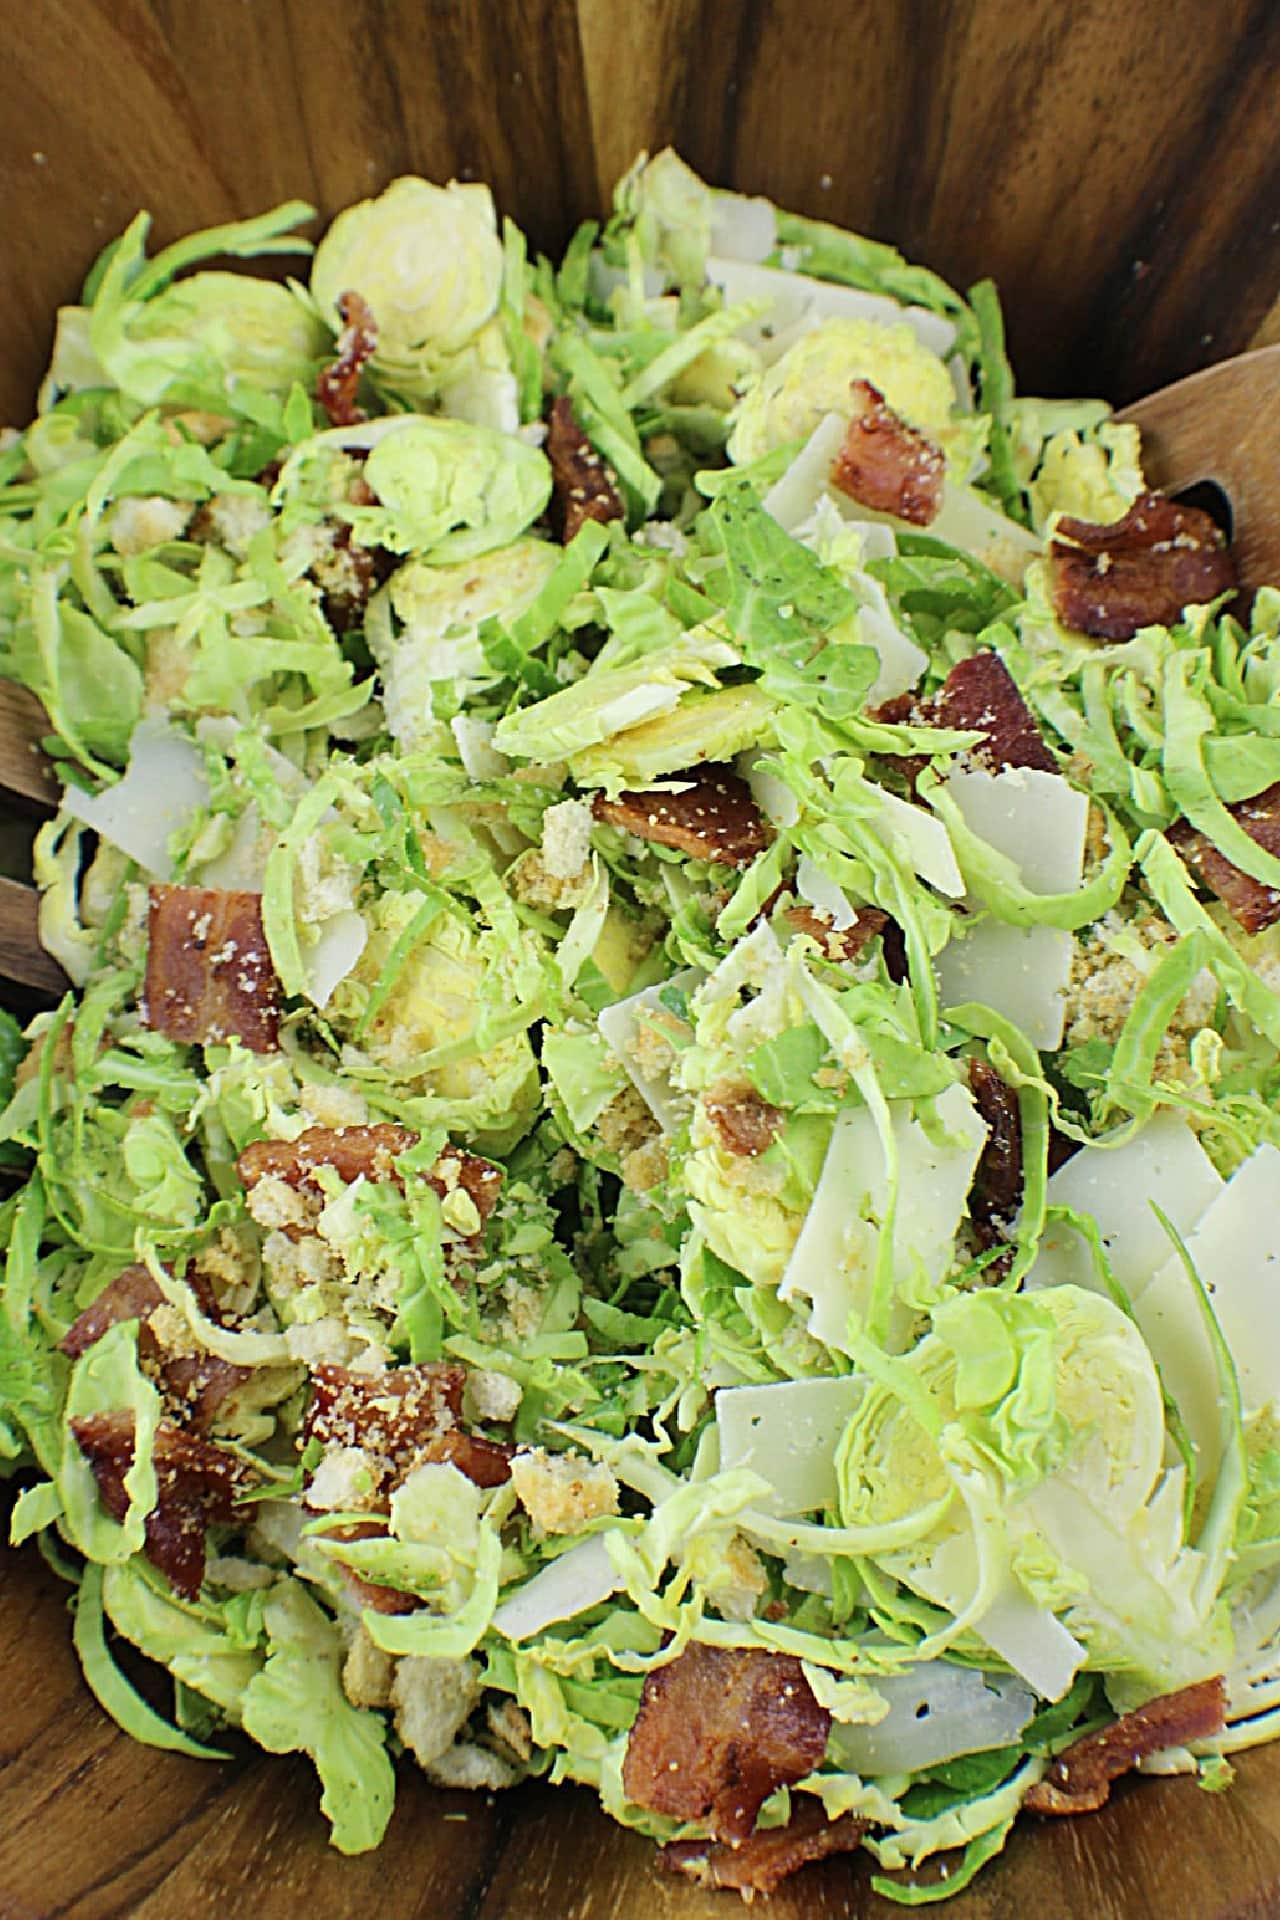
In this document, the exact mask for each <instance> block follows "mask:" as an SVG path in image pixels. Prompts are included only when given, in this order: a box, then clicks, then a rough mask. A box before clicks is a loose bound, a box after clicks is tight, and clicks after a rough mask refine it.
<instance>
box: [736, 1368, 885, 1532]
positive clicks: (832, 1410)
mask: <svg viewBox="0 0 1280 1920" xmlns="http://www.w3.org/2000/svg"><path fill="white" fill-rule="evenodd" d="M865 1392H866V1382H865V1381H864V1380H863V1379H862V1378H861V1377H860V1376H854V1375H851V1374H846V1375H844V1376H843V1377H842V1378H839V1379H831V1380H782V1381H779V1382H777V1383H776V1384H775V1385H772V1386H767V1387H756V1386H747V1387H724V1388H722V1389H721V1390H720V1392H719V1393H718V1394H717V1395H716V1426H717V1427H718V1428H719V1431H720V1466H721V1469H722V1471H727V1470H728V1469H729V1468H730V1467H750V1468H751V1470H752V1471H753V1472H754V1473H758V1474H760V1475H761V1476H762V1477H763V1478H764V1479H766V1480H767V1481H768V1482H769V1484H770V1486H771V1487H772V1488H773V1498H772V1499H771V1500H770V1501H769V1502H768V1511H769V1512H771V1513H777V1514H792V1513H812V1512H813V1511H814V1510H815V1509H817V1508H819V1507H834V1506H835V1505H836V1504H837V1498H838V1494H837V1488H836V1466H835V1453H836V1448H837V1446H838V1445H839V1444H840V1437H841V1435H842V1434H843V1432H844V1430H845V1428H846V1426H847V1425H848V1423H849V1420H850V1418H851V1417H852V1415H853V1413H854V1412H855V1411H856V1409H857V1407H858V1405H859V1402H860V1401H861V1399H862V1396H863V1394H864V1393H865Z"/></svg>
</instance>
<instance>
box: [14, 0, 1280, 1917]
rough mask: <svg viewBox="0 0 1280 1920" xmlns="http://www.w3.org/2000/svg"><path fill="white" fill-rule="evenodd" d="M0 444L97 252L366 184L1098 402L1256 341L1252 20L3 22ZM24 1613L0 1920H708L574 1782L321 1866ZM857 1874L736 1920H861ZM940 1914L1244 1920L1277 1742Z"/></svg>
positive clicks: (1262, 175) (513, 7)
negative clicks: (626, 219) (841, 312)
mask: <svg viewBox="0 0 1280 1920" xmlns="http://www.w3.org/2000/svg"><path fill="white" fill-rule="evenodd" d="M4 11H5V24H6V25H7V27H8V29H9V31H8V32H6V34H5V59H6V65H7V76H8V84H7V89H6V102H5V112H4V115H3V116H2V117H0V194H2V195H3V204H4V206H5V215H6V245H5V247H4V249H3V250H2V252H0V288H2V290H3V311H4V314H5V321H6V332H5V352H4V355H3V359H2V360H0V418H4V417H6V416H7V417H9V418H11V419H14V420H20V419H22V418H25V417H26V414H27V411H28V410H29V407H30V403H31V398H32V395H33V393H34V389H35V385H36V382H37V380H38V378H39V375H40V372H41V371H42V368H43V365H44V363H45V359H46V357H47V353H48V347H49V343H50V340H51V337H52V318H53V310H54V308H55V306H56V305H57V304H58V302H60V301H65V300H68V299H72V298H74V297H75V294H76V290H77V288H78V286H79V284H80V281H81V279H82V277H83V274H84V272H85V270H86V268H87V267H88V265H89V263H90V261H91V260H92V258H93V256H94V255H95V253H96V252H97V250H98V249H99V248H100V247H101V246H102V245H103V244H104V243H105V242H106V241H107V240H108V239H109V238H111V236H112V235H114V234H115V233H116V232H118V231H119V230H120V228H121V227H122V226H123V225H124V224H125V222H126V221H127V220H128V219H129V218H130V217H131V216H132V214H133V213H134V212H135V211H136V210H137V208H138V207H139V206H147V207H149V208H151V209H152V210H153V211H154V214H155V216H156V220H155V233H156V237H157V239H158V240H160V241H164V240H168V239H171V238H173V237H174V236H176V235H177V234H179V233H182V232H185V231H187V230H189V229H191V228H193V227H196V226H201V225H206V224H209V223H212V222H214V221H216V220H220V219H225V218H227V217H229V216H233V215H242V214H248V213H251V212H255V211H258V210H259V209H261V208H263V207H264V206H267V205H269V204H271V203H273V202H275V201H278V200H281V199H284V198H286V197H289V196H292V195H301V196H304V197H306V198H309V199H311V200H313V201H314V202H315V204H316V205H317V206H318V207H319V208H320V209H321V211H322V213H324V214H330V213H332V212H333V211H334V210H335V209H336V208H338V207H340V206H342V205H344V204H345V203H347V202H349V201H350V200H352V199H354V198H357V197H359V196H361V195H363V194H367V193H370V192H373V191H376V190H377V189H378V188H380V187H381V186H382V185H384V184H385V183H386V182H387V181H388V180H389V179H391V178H393V177H394V176H395V175H396V174H397V173H400V172H404V171H407V170H415V171H420V172H423V173H426V174H427V175H429V176H433V177H436V178H441V179H444V178H448V177H450V176H451V175H456V176H457V177H459V178H463V179H483V180H487V181H489V182H491V183H492V185H493V187H494V189H495V192H496V195H497V198H498V201H499V203H500V205H501V206H502V207H503V209H504V210H505V211H507V212H509V213H511V214H512V215H513V216H514V217H515V218H516V219H517V220H519V221H520V222H521V223H522V224H523V225H525V226H526V227H527V228H528V229H529V231H530V233H531V235H532V236H533V239H534V241H535V242H536V243H537V244H538V245H541V246H543V247H546V248H548V249H551V248H555V247H557V246H559V245H560V244H561V243H562V242H563V241H564V239H565V237H566V236H567V234H568V232H569V231H570V230H571V229H572V226H573V225H574V223H575V222H576V221H577V220H579V219H580V218H582V217H584V216H586V215H589V214H594V213H598V212H599V211H600V210H601V208H602V205H603V204H604V197H605V195H606V194H607V192H608V189H609V188H610V186H611V185H612V182H613V180H614V178H615V177H616V175H617V174H618V173H619V172H620V171H621V169H622V168H623V167H624V166H625V165H627V164H628V162H629V161H630V160H631V159H632V157H633V156H634V154H635V152H636V151H637V149H639V148H640V147H642V146H647V147H649V148H651V149H653V148H656V147H658V146H660V145H662V144H663V143H664V142H666V141H672V142H674V143H675V144H676V145H677V146H678V147H679V148H680V149H681V150H682V151H683V152H684V153H685V155H686V156H687V157H688V159H689V160H690V161H691V162H692V163H693V164H694V165H695V166H696V167H698V168H699V169H700V171H702V172H703V173H704V174H705V175H706V176H707V177H708V178H710V179H712V180H715V181H718V182H723V183H726V184H733V185H736V186H739V187H741V188H744V189H746V190H749V191H752V192H763V193H767V194H769V195H770V196H771V197H773V198H775V199H777V200H778V201H780V202H781V203H783V204H784V205H787V206H791V207H794V208H796V209H797V210H799V211H802V212H805V213H808V214H813V215H818V216H821V217H823V218H828V219H831V220H835V221H838V222H840V223H844V224H850V225H853V226H856V227H859V228H861V229H863V230H865V231H868V232H871V233H874V234H876V235H879V236H881V237H884V238H888V239H892V240H895V241H896V242H897V243H898V244H899V245H901V246H902V247H903V248H904V249H905V250H906V251H907V252H908V253H910V254H912V255H914V256H915V257H918V258H920V259H922V260H926V261H928V262H929V263H930V264H931V265H933V266H935V267H937V268H938V269H939V270H940V271H942V272H943V273H946V274H948V275H949V276H951V277H952V278H953V279H955V280H956V281H958V282H959V283H960V284H961V285H965V284H968V283H969V282H970V281H971V280H972V279H974V278H975V277H977V276H979V275H981V274H984V273H991V274H993V275H994V276H995V277H996V278H997V280H998V281H999V283H1000V285H1001V288H1002V291H1003V293H1004V295H1005V298H1006V302H1007V305H1008V311H1009V316H1010V337H1011V345H1012V351H1013V355H1014V359H1015V364H1016V365H1017V367H1018V370H1019V373H1020V376H1021V380H1022V384H1023V385H1024V386H1025V387H1026V388H1028V389H1035V388H1037V387H1039V388H1041V389H1043V390H1045V391H1050V392H1066V391H1073V390H1082V389H1089V390H1095V391H1102V392H1104V393H1106V394H1108V395H1109V396H1110V397H1112V398H1114V399H1116V400H1124V399H1127V398H1131V397H1133V396H1134V395H1136V394H1139V393H1141V392H1143V391H1145V390H1147V389H1149V388H1151V387H1154V386H1157V385H1160V384H1162V383H1164V382H1166V381H1168V380H1171V379H1174V378H1176V377H1178V376H1180V375H1183V374H1186V373H1188V372H1191V371H1193V370H1194V369H1196V368H1198V367H1200V366H1202V365H1204V364H1206V363H1208V362H1210V361H1213V360H1216V359H1218V358H1220V357H1222V356H1224V355H1226V354H1228V353H1231V352H1234V351H1237V350H1239V349H1240V348H1241V347H1243V346H1245V345H1246V344H1247V343H1248V342H1249V340H1250V338H1251V336H1253V335H1254V334H1255V333H1258V332H1259V330H1261V332H1260V336H1259V337H1261V338H1277V337H1280V302H1278V301H1277V295H1278V294H1280V143H1277V141H1276V139H1275V137H1274V100H1275V86H1276V78H1277V72H1278V71H1280V7H1277V6H1276V5H1275V4H1273V0H1214V4H1213V5H1211V6H1209V7H1206V6H1204V5H1203V4H1202V0H1162V4H1161V5H1160V6H1159V7H1158V8H1157V7H1152V6H1134V5H1131V6H1119V5H1117V4H1115V0H1077V3H1076V4H1071V5H1064V4H1062V0H1044V3H1041V0H1035V3H1034V4H1028V5H1014V4H1011V3H1010V0H841V4H837V5H835V6H833V5H832V4H831V0H774V3H772V4H770V3H769V0H576V4H574V0H153V3H152V4H147V3H146V0H35V4H27V5H24V6H22V7H21V8H19V7H18V5H17V4H15V0H8V4H7V6H6V7H5V10H4ZM63 1597H64V1596H63V1592H62V1589H61V1588H60V1587H59V1585H58V1583H57V1582H56V1581H55V1580H54V1579H53V1578H52V1576H51V1575H49V1574H48V1573H47V1572H46V1570H45V1569H44V1567H43V1565H42V1564H41V1562H40V1561H39V1559H38V1558H37V1557H36V1556H35V1554H34V1553H33V1552H32V1551H31V1550H29V1549H28V1550H24V1551H23V1552H22V1553H20V1554H14V1553H12V1552H9V1551H8V1550H7V1549H3V1548H0V1675H3V1683H4V1687H5V1706H4V1710H3V1711H0V1920H124V1917H125V1916H130V1917H132V1916H140V1917H141V1920H177V1917H178V1916H181V1917H182V1920H227V1917H228V1916H232V1917H235V1916H239V1915H242V1914H243V1915H253V1916H254V1917H255V1920H296V1916H299V1915H307V1916H309V1920H347V1917H348V1916H353V1915H365V1914H370V1915H373V1914H376V1915H377V1916H379V1920H712V1917H713V1916H718V1917H719V1920H727V1917H728V1916H731V1915H732V1914H734V1913H736V1912H737V1911H738V1909H737V1907H736V1905H735V1903H734V1901H733V1899H732V1896H729V1895H719V1896H717V1895H709V1894H704V1893H700V1892H698V1891H696V1890H694V1889H690V1888H686V1887H684V1886H682V1885H674V1884H672V1883H671V1882H669V1881H666V1880H663V1879H661V1878H660V1877H659V1876H658V1875H657V1874H656V1873H655V1872H654V1869H653V1866H652V1852H651V1849H650V1848H649V1846H648V1845H647V1843H645V1842H643V1841H641V1840H639V1839H638V1838H637V1837H636V1836H634V1835H631V1834H627V1833H624V1832H621V1831H620V1830H619V1829H617V1828H615V1827H614V1826H613V1825H612V1824H611V1823H609V1822H608V1821H606V1820H605V1819H604V1817H603V1816H602V1815H600V1814H599V1813H598V1812H597V1811H596V1810H595V1809H594V1807H593V1805H592V1803H591V1802H590V1800H589V1799H588V1797H587V1796H585V1795H583V1794H579V1793H573V1792H563V1791H562V1792H552V1791H551V1790H549V1789H528V1790H521V1791H520V1792H518V1793H516V1794H513V1795H509V1796H506V1797H504V1798H501V1799H498V1800H493V1799H489V1798H484V1797H469V1796H461V1795H448V1794H441V1793H438V1792H436V1791H434V1790H432V1789H431V1788H430V1787H428V1785H427V1784H426V1782H425V1781H424V1780H423V1779H422V1778H421V1777H420V1776H417V1775H414V1774H412V1773H409V1772H406V1774H405V1776H404V1778H403V1781H402V1786H401V1793H400V1801H399V1806H398V1809H397V1812H396V1815H395V1819H394V1821H393V1824H392V1827H391V1831H390V1834H389V1836H388V1839H387V1842H386V1844H385V1846H384V1847H383V1849H382V1850H381V1851H380V1852H379V1853H377V1854H376V1855H371V1856H366V1857H364V1858H362V1859H357V1860H343V1859H341V1858H340V1857H339V1856H337V1855H336V1854H334V1853H332V1852H331V1851H330V1850H329V1848H328V1847H327V1845H326V1844H325V1825H324V1822H323V1820H322V1819H321V1816H320V1814H319V1812H318V1808H317V1793H316V1788H315V1784H314V1781H313V1779H312V1776H311V1774H310V1770H309V1769H308V1768H307V1767H306V1766H305V1765H304V1764H302V1763H301V1762H296V1761H292V1760H278V1759H274V1758H269V1757H266V1756H262V1755H257V1754H254V1755H246V1754H243V1753H241V1754H239V1755H238V1756H237V1757H236V1758H234V1759H233V1760H231V1761H229V1762H228V1763H227V1764H226V1765H225V1766H223V1767H215V1766H210V1765H207V1764H203V1763H200V1762H196V1761H191V1760H187V1759H183V1758H178V1757H174V1756H171V1755H168V1754H161V1753H156V1752H154V1751H151V1750H149V1749H146V1748H141V1747H137V1746H135V1745H133V1744H132V1743H131V1742H129V1741H128V1740H127V1739H125V1738H124V1737H123V1736H122V1735H120V1734H118V1733H117V1732H116V1731H115V1730H114V1729H113V1728H112V1727H111V1725H110V1724H109V1723H108V1721H107V1720H106V1719H105V1718H104V1716H103V1715H102V1714H101V1712H100V1711H99V1709H98V1708H97V1706H96V1704H95V1703H94V1701H93V1700H92V1699H91V1698H90V1696H89V1695H88V1693H87V1692H86V1691H85V1689H84V1687H83V1685H82V1684H81V1682H80V1679H79V1674H78V1669H77V1666H76V1663H75V1660H74V1656H73V1654H72V1652H71V1647H70V1629H69V1622H68V1619H67V1615H66V1611H65V1607H64V1605H63ZM867 1872H868V1868H867V1862H866V1861H865V1859H859V1860H858V1862H857V1863H856V1864H853V1865H850V1863H848V1862H847V1861H845V1862H841V1861H836V1862H831V1863H827V1864H826V1865H824V1866H822V1867H820V1868H817V1869H814V1870H810V1871H808V1872H806V1873H805V1874H804V1875H803V1876H802V1877H801V1878H800V1879H798V1880H797V1881H795V1882H792V1883H790V1884H789V1885H787V1886H784V1888H783V1889H782V1890H781V1891H780V1892H779V1894H778V1895H777V1896H776V1897H775V1899H774V1901H773V1902H772V1904H771V1905H770V1906H769V1907H768V1908H767V1909H766V1911H767V1912H768V1913H769V1915H770V1920H801V1916H804V1920H838V1917H840V1920H859V1917H860V1916H868V1917H869V1916H872V1915H887V1914H888V1913H890V1912H891V1911H897V1909H890V1908H889V1907H888V1906H887V1905H886V1904H885V1903H883V1902H881V1901H879V1900H877V1899H876V1898H875V1897H874V1896H872V1895H871V1894H870V1893H869V1892H868V1890H867V1884H866V1883H867ZM947 1912H948V1913H949V1914H951V1915H952V1916H954V1920H1014V1917H1015V1916H1017V1920H1022V1917H1023V1916H1025V1915H1027V1914H1034V1915H1035V1916H1037V1920H1147V1917H1148V1916H1152V1917H1153V1920H1154V1916H1160V1920H1265V1916H1273V1915H1276V1914H1278V1913H1280V1751H1272V1752H1263V1753H1260V1754H1256V1755H1248V1756H1245V1758H1244V1759H1243V1760H1242V1762H1241V1764H1240V1770H1239V1779H1238V1781H1237V1784H1236V1786H1235V1788H1234V1789H1233V1791H1232V1792H1231V1793H1230V1794H1228V1795H1226V1796H1224V1797H1210V1796H1208V1795H1205V1794H1203V1793H1201V1792H1199V1791H1198V1790H1197V1789H1196V1788H1195V1787H1194V1786H1193V1785H1191V1784H1190V1783H1188V1782H1185V1781H1174V1782H1146V1783H1141V1784H1139V1785H1137V1786H1132V1787H1131V1786H1122V1787H1121V1788H1120V1789H1119V1790H1118V1791H1117V1793H1116V1795H1115V1798H1114V1802H1113V1804H1112V1805H1111V1806H1110V1807H1108V1808H1107V1809H1106V1810H1105V1811H1104V1812H1102V1813H1100V1814H1097V1815H1094V1816H1091V1817H1090V1818H1088V1819H1086V1820H1083V1821H1079V1822H1057V1823H1045V1824H1043V1825H1036V1824H1034V1823H1028V1825H1027V1826H1026V1827H1025V1829H1020V1830H1019V1831H1018V1832H1017V1833H1015V1835H1014V1837H1013V1838H1012V1840H1011V1841H1010V1844H1009V1847H1008V1850H1007V1854H1006V1857H1005V1858H1004V1859H1003V1860H1002V1861H1001V1862H1000V1863H999V1865H998V1866H997V1867H996V1868H995V1869H994V1870H992V1871H990V1872H989V1873H988V1874H986V1875H985V1876H984V1877H983V1879H982V1880H981V1881H980V1882H979V1884H978V1886H977V1888H975V1889H974V1890H973V1892H972V1893H970V1894H968V1895H965V1896H962V1897H961V1898H960V1899H958V1900H957V1901H956V1902H955V1903H954V1904H953V1905H951V1906H950V1907H949V1908H948V1909H947Z"/></svg>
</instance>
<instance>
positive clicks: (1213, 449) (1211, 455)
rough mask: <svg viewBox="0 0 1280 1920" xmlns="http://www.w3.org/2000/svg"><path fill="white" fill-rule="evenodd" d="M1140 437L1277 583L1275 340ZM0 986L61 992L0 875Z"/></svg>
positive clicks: (33, 734)
mask: <svg viewBox="0 0 1280 1920" xmlns="http://www.w3.org/2000/svg"><path fill="white" fill-rule="evenodd" d="M1116 418H1117V419H1118V420H1121V421H1125V422H1131V423H1132V424H1133V425H1134V426H1136V427H1138V428H1140V429H1141V432H1142V464H1143V471H1144V472H1145V474H1146V476H1147V479H1148V480H1149V481H1150V483H1151V485H1152V486H1153V487H1155V488H1158V489H1159V490H1160V491H1161V492H1162V493H1173V494H1177V493H1185V492H1186V491H1187V490H1188V489H1189V488H1191V487H1194V486H1199V485H1200V484H1202V483H1203V482H1205V481H1211V482H1213V483H1214V484H1215V485H1216V486H1217V487H1218V488H1220V490H1221V491H1222V493H1223V494H1224V495H1225V497H1226V500H1227V503H1228V505H1229V507H1230V510H1231V526H1232V548H1233V550H1234V553H1235V557H1236V564H1237V566H1238V568H1239V571H1240V579H1241V582H1242V583H1243V584H1244V585H1245V586H1261V585H1262V584H1263V583H1264V582H1268V581H1276V582H1280V453H1278V451H1277V450H1278V449H1280V344H1278V345H1276V346H1269V347H1259V348H1257V349H1256V350H1255V351H1254V352H1252V353H1242V354H1238V355H1237V356H1236V358H1235V359H1233V360H1223V361H1221V362H1220V363H1219V364H1218V365H1217V366H1216V367H1206V368H1205V370H1204V372H1203V373H1193V374H1190V375H1189V376H1188V377H1187V378H1186V379H1185V380H1178V381H1176V382H1175V383H1174V385H1173V386H1171V387H1162V388H1161V389H1160V391H1159V392H1158V393H1153V394H1149V395H1148V396H1147V398H1146V399H1145V400H1138V401H1135V402H1134V404H1133V405H1132V406H1131V407H1125V408H1124V409H1123V411H1122V412H1120V413H1118V414H1117V415H1116ZM48 732H49V722H48V718H47V716H46V714H45V711H44V709H43V707H42V706H41V705H40V703H39V701H38V700H36V699H34V698H33V697H32V695H31V694H29V693H28V692H26V690H25V689H24V688H22V687H19V686H15V685H14V684H13V683H12V682H10V681H7V680H0V808H3V805H4V802H5V800H6V799H7V800H8V801H9V803H10V805H11V808H12V809H16V810H18V811H21V812H24V813H27V814H30V813H32V812H36V813H46V814H47V813H52V812H53V810H54V808H55V807H56V806H57V801H58V781H57V777H56V776H55V774H54V771H53V767H52V765H51V764H50V762H49V760H48V759H47V757H46V756H45V754H44V752H43V750H42V749H41V747H40V744H39V743H40V740H41V739H42V738H43V736H44V735H45V734H47V733H48ZM0 980H11V981H16V982H18V983H19V984H20V985H22V986H25V987H28V988H35V989H37V990H41V991H44V992H46V993H54V994H58V993H61V992H62V991H63V990H64V989H65V987H66V985H67V979H66V975H65V974H64V973H63V971H62V968H61V967H60V966H59V965H58V963H57V961H56V960H54V959H52V958H51V957H50V955H49V954H47V953H46V952H45V951H44V949H43V947H42V946H41V945H40V940H39V935H38V930H37V898H36V892H35V889H34V888H33V887H30V886H25V885H24V884H23V883H22V882H21V881H19V880H10V879H6V878H4V877H3V876H2V875H0Z"/></svg>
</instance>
